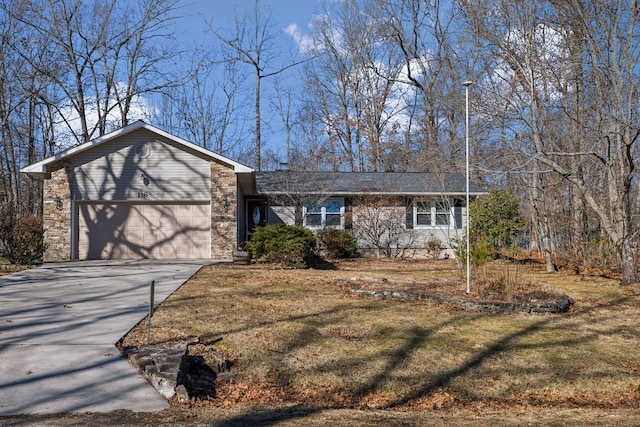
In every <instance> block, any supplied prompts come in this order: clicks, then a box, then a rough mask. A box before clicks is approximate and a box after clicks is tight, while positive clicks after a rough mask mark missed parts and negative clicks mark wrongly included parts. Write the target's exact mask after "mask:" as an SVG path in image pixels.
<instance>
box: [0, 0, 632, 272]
mask: <svg viewBox="0 0 640 427" xmlns="http://www.w3.org/2000/svg"><path fill="white" fill-rule="evenodd" d="M183 7H184V6H183V4H182V3H181V2H180V1H177V0H140V1H138V2H129V1H125V0H106V1H105V0H101V1H95V0H32V1H25V0H0V146H1V147H0V150H1V151H2V157H1V166H2V167H1V169H2V174H1V175H0V210H1V211H2V217H3V221H4V223H5V228H3V230H7V228H6V226H7V224H8V225H9V227H12V226H13V225H12V224H15V223H16V221H19V219H20V218H22V217H25V216H29V215H35V216H37V215H39V214H40V212H41V200H42V198H41V183H40V182H38V181H37V180H33V179H31V178H29V177H26V176H24V175H21V174H20V172H19V171H20V169H21V168H22V167H24V166H26V165H28V164H30V163H33V162H35V161H38V160H41V159H43V158H46V157H48V156H50V155H52V154H54V153H55V152H58V151H60V150H62V149H66V148H69V147H71V146H74V145H77V144H80V143H83V142H85V141H89V140H91V139H93V138H96V137H98V136H100V135H103V134H105V133H107V132H109V131H112V130H114V129H117V128H118V127H120V126H123V125H126V124H128V123H130V122H132V121H134V120H137V119H141V118H142V119H144V120H145V121H147V122H150V123H152V124H154V125H156V126H158V127H160V128H162V129H164V130H166V131H168V132H170V133H173V134H176V135H178V136H181V137H183V138H185V139H187V140H189V141H192V142H194V143H196V144H199V145H201V146H203V147H205V148H207V149H210V150H213V151H216V152H218V153H220V154H222V155H224V156H227V157H230V158H232V159H235V160H238V161H240V162H242V163H245V164H247V165H250V166H253V167H255V168H256V169H262V170H271V169H276V168H280V167H283V165H282V164H283V163H286V167H287V168H289V169H292V170H340V171H380V172H382V171H385V172H394V171H396V172H399V171H425V172H441V171H447V172H449V171H455V172H461V173H464V161H465V150H464V136H465V122H464V120H465V102H464V101H465V98H464V93H465V92H464V87H463V85H462V82H464V81H467V80H470V81H473V82H474V85H473V86H472V87H471V88H470V97H471V99H470V105H471V111H470V117H471V118H470V134H471V173H472V180H473V181H475V182H477V183H481V184H484V185H486V186H487V187H489V188H500V189H504V190H507V191H510V192H512V193H513V194H515V195H516V196H517V197H518V199H519V201H520V208H521V211H522V214H523V215H524V216H525V218H526V219H527V228H526V230H525V232H524V233H523V242H521V243H523V244H526V245H529V246H531V247H532V248H534V249H538V250H540V251H541V253H542V254H544V255H545V256H546V257H547V260H548V264H549V268H551V266H552V258H553V257H556V258H558V259H559V258H562V259H564V260H565V262H566V263H568V264H571V265H575V266H576V268H581V266H584V265H585V264H589V263H590V264H594V263H596V264H597V262H604V261H603V260H604V259H605V258H606V257H605V254H604V252H605V251H607V250H609V249H611V250H612V251H613V254H614V257H615V263H616V265H617V267H618V269H619V271H620V273H621V274H622V278H623V279H622V282H623V283H624V284H630V283H635V282H637V281H638V276H637V268H636V261H635V247H636V241H637V231H636V230H637V229H638V227H637V226H638V191H637V172H636V162H637V160H638V147H637V141H638V136H639V131H640V123H639V119H638V114H639V109H638V103H639V100H640V97H639V95H640V94H639V93H638V89H639V88H640V82H639V80H640V68H639V66H640V64H639V59H640V58H639V56H640V40H638V38H639V36H640V31H639V28H638V11H639V9H640V6H639V5H638V3H637V2H636V1H634V0H626V1H613V0H562V1H559V0H547V1H544V0H534V1H531V0H451V1H438V0H344V1H340V2H327V3H326V6H325V8H324V9H323V10H319V11H318V14H317V15H315V16H314V18H313V20H312V23H311V26H310V29H309V33H305V34H302V35H301V34H300V33H295V32H289V33H288V34H287V33H285V32H284V31H283V30H282V28H283V25H282V23H280V22H278V21H277V19H276V17H274V16H273V15H272V14H271V13H270V11H269V9H268V8H266V7H264V6H263V5H261V4H260V3H259V2H258V1H256V2H255V8H253V9H252V10H250V11H246V13H244V12H242V11H239V13H238V15H237V16H236V20H235V22H234V24H233V25H232V26H230V27H225V28H218V27H216V26H214V25H213V24H211V25H209V32H208V34H207V35H206V36H204V37H203V42H202V45H201V46H200V47H198V48H195V49H193V50H191V51H188V50H185V48H184V46H181V45H180V43H179V42H178V40H177V38H176V31H177V28H176V23H177V22H178V17H179V16H180V15H181V14H182V13H183ZM214 13H215V11H214V10H212V14H214ZM211 22H213V21H211ZM249 106H250V108H249ZM276 124H277V125H276ZM276 128H277V129H278V130H277V132H276V131H275V129H276ZM265 135H267V136H268V138H270V145H265V143H264V138H265ZM274 140H277V143H273V141H274ZM594 254H595V255H594ZM592 266H594V267H597V265H592Z"/></svg>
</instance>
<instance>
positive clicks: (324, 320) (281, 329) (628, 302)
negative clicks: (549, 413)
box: [123, 259, 640, 412]
mask: <svg viewBox="0 0 640 427" xmlns="http://www.w3.org/2000/svg"><path fill="white" fill-rule="evenodd" d="M325 267H326V268H325V269H322V270H315V269H309V270H283V269H279V268H275V267H271V266H269V265H251V266H234V265H214V266H208V267H205V268H203V269H202V270H201V271H200V272H199V273H198V274H197V275H196V276H195V277H194V278H192V279H191V280H190V281H189V282H188V283H187V284H185V285H184V286H183V287H182V288H180V289H179V290H178V291H177V292H176V293H174V294H173V295H172V296H171V297H170V298H169V299H168V300H167V301H165V302H164V303H163V304H162V305H161V306H160V307H159V309H158V310H157V311H156V313H155V315H154V317H153V328H152V334H151V340H152V342H153V343H159V342H171V341H185V340H186V339H188V338H189V337H194V336H195V337H199V338H200V340H201V341H202V342H204V343H211V346H212V347H215V348H216V349H217V350H219V351H220V352H222V353H223V354H224V355H225V356H226V357H227V358H228V359H229V360H231V362H232V364H233V365H232V368H231V370H232V373H233V380H232V381H227V382H225V383H223V384H222V383H221V384H219V385H218V387H217V397H216V398H215V399H213V400H210V401H206V402H205V401H200V402H198V403H197V404H196V408H197V407H204V406H212V405H213V406H220V407H231V406H234V405H260V406H261V407H265V406H266V407H270V408H272V407H275V408H278V407H282V408H285V407H291V406H292V405H299V407H302V408H307V410H309V408H311V409H313V408H319V409H320V408H321V409H328V408H332V409H358V410H361V409H367V410H370V409H384V410H388V411H403V412H406V411H418V412H419V411H433V410H434V409H435V410H440V411H450V410H454V411H464V410H474V411H475V410H478V408H483V409H487V408H490V409H491V410H500V411H502V410H506V411H508V412H509V411H511V412H513V411H516V412H517V411H522V410H536V411H540V410H542V409H545V408H556V409H557V410H572V409H576V408H579V409H585V410H586V409H588V410H592V411H594V410H595V411H598V410H600V409H603V410H605V409H606V410H625V409H631V408H637V407H638V404H639V403H640V354H639V353H638V348H639V344H640V333H639V332H638V329H637V325H636V323H637V319H638V318H640V307H639V305H638V297H637V296H634V295H632V294H631V293H629V292H628V290H627V289H625V288H623V287H621V286H619V285H618V284H617V282H615V281H613V280H609V279H604V278H600V277H582V276H571V275H565V274H561V273H551V274H547V273H544V272H543V271H542V270H541V268H540V267H539V266H537V265H532V266H531V265H528V266H521V265H519V266H515V265H512V264H497V265H495V266H494V267H493V268H495V269H498V270H500V269H507V270H508V274H510V275H516V276H517V277H518V278H519V279H518V280H521V281H523V282H526V283H530V284H531V285H541V286H542V287H543V288H545V289H547V288H549V286H553V287H554V288H555V289H557V290H558V291H560V292H562V293H565V294H567V295H569V296H571V297H572V298H573V299H574V300H575V305H574V307H573V309H572V311H571V312H569V313H565V314H545V315H532V314H525V313H512V314H489V313H478V312H470V311H464V310H462V309H458V308H455V307H450V306H447V305H437V304H432V303H418V302H410V301H403V300H393V299H376V298H370V297H365V296H356V295H353V294H352V293H350V292H348V290H347V289H345V287H344V286H340V285H339V284H337V283H340V281H341V280H342V281H344V280H353V279H354V278H363V277H364V278H367V279H368V280H370V281H376V280H379V281H380V282H381V283H389V282H398V283H401V282H403V281H405V282H406V281H420V280H432V279H433V280H436V279H443V278H444V279H446V283H447V284H448V285H447V286H451V288H452V290H455V291H456V292H458V291H459V289H458V288H460V287H462V288H464V280H463V278H462V273H461V272H460V271H459V270H458V269H456V267H455V264H454V263H452V262H449V261H437V262H434V261H389V260H366V259H365V260H355V261H342V262H338V263H335V264H334V265H333V266H325ZM330 267H333V268H330ZM507 270H505V271H507ZM146 336H147V335H146V322H142V323H141V324H140V325H139V326H138V327H137V328H135V329H134V330H133V331H132V332H131V333H130V334H129V335H128V336H127V337H126V339H125V340H124V342H123V344H124V345H125V346H140V345H144V344H145V343H146ZM205 358H206V356H205ZM176 405H178V404H176ZM296 407H297V406H296ZM192 410H193V408H192Z"/></svg>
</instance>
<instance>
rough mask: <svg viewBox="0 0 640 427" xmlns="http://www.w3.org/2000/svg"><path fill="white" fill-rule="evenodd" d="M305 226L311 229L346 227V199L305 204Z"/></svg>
mask: <svg viewBox="0 0 640 427" xmlns="http://www.w3.org/2000/svg"><path fill="white" fill-rule="evenodd" d="M304 218H305V221H304V225H306V226H307V227H311V228H321V227H336V228H342V227H344V220H343V218H344V199H328V200H325V201H321V202H316V201H314V202H307V203H305V212H304Z"/></svg>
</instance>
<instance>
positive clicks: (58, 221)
mask: <svg viewBox="0 0 640 427" xmlns="http://www.w3.org/2000/svg"><path fill="white" fill-rule="evenodd" d="M70 173H71V165H70V164H69V163H63V164H62V165H61V167H60V168H59V169H57V170H55V171H53V172H51V178H50V179H45V180H44V188H43V193H44V204H43V213H42V224H43V228H44V243H45V245H47V246H46V250H45V253H44V261H46V262H51V261H69V260H71V203H72V201H71V185H70V183H69V176H70ZM56 198H59V200H60V202H61V203H56Z"/></svg>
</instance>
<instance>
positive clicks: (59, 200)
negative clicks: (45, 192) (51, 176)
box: [54, 196, 62, 211]
mask: <svg viewBox="0 0 640 427" xmlns="http://www.w3.org/2000/svg"><path fill="white" fill-rule="evenodd" d="M54 202H55V204H56V209H58V210H59V211H61V210H62V198H61V197H60V196H56V198H55V200H54Z"/></svg>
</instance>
